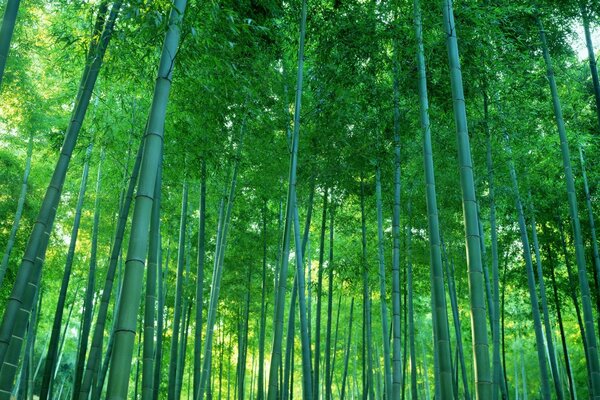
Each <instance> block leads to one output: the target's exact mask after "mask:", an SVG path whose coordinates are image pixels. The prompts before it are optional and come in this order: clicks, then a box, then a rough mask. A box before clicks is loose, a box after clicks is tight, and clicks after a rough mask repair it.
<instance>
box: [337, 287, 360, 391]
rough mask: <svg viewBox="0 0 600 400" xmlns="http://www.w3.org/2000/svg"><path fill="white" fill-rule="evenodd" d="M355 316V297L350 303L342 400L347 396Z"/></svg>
mask: <svg viewBox="0 0 600 400" xmlns="http://www.w3.org/2000/svg"><path fill="white" fill-rule="evenodd" d="M353 315H354V297H353V298H352V300H351V302H350V318H349V319H348V344H347V345H346V356H345V357H344V373H343V374H342V392H341V393H340V400H344V396H345V394H346V378H347V377H348V361H349V360H350V344H351V343H352V316H353ZM354 361H355V366H356V359H354ZM355 372H356V371H355ZM353 397H354V396H353Z"/></svg>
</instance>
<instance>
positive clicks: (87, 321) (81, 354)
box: [72, 149, 104, 400]
mask: <svg viewBox="0 0 600 400" xmlns="http://www.w3.org/2000/svg"><path fill="white" fill-rule="evenodd" d="M103 160H104V149H102V151H101V153H100V162H99V164H98V176H97V178H96V200H95V204H94V224H93V227H92V243H91V251H90V266H89V271H88V278H87V288H86V290H85V300H84V303H83V321H82V328H81V337H80V340H79V348H78V349H77V364H76V369H75V379H74V381H73V392H72V395H73V400H76V399H77V398H78V397H79V395H80V389H81V383H82V382H81V381H82V379H83V373H84V368H85V356H86V354H87V349H88V339H89V336H90V330H91V327H92V317H93V313H92V311H93V303H94V294H95V288H96V267H97V261H96V260H97V251H98V225H99V223H100V188H101V183H102V162H103Z"/></svg>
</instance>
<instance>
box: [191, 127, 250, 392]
mask: <svg viewBox="0 0 600 400" xmlns="http://www.w3.org/2000/svg"><path fill="white" fill-rule="evenodd" d="M245 124H246V119H245V117H244V121H243V122H242V128H241V134H240V143H238V146H237V155H236V157H235V161H234V166H233V175H232V178H231V185H230V188H229V193H228V194H227V193H226V194H225V196H224V198H223V200H222V203H221V212H220V213H219V214H220V216H219V228H218V230H217V246H216V250H215V257H214V266H213V277H212V284H211V293H210V302H209V306H208V316H207V319H206V340H205V343H204V358H203V365H202V374H201V376H200V390H199V392H198V400H203V399H204V394H205V393H207V396H210V395H209V393H208V390H209V389H210V383H211V382H210V381H209V375H210V371H211V367H210V366H211V353H212V338H213V333H214V332H213V331H214V328H213V327H214V325H215V322H216V319H217V304H218V301H219V292H220V290H221V278H222V276H223V260H224V258H225V250H226V248H227V246H226V245H227V233H228V231H229V223H230V221H231V210H232V208H233V202H234V199H235V187H236V184H237V175H238V168H239V162H240V158H241V151H242V147H243V135H244V132H245ZM225 200H227V201H225ZM225 203H227V204H226V206H225Z"/></svg>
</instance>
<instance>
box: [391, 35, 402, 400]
mask: <svg viewBox="0 0 600 400" xmlns="http://www.w3.org/2000/svg"><path fill="white" fill-rule="evenodd" d="M393 46H394V49H393V50H394V60H393V71H392V72H393V74H394V77H393V79H394V81H393V91H394V94H393V96H394V207H393V212H392V237H393V242H392V246H393V250H392V324H393V330H392V331H393V333H392V336H393V338H392V396H393V398H394V399H398V398H399V397H400V396H401V391H402V384H403V374H402V350H401V346H402V343H401V335H402V326H401V319H400V314H401V313H402V310H401V306H400V189H401V188H400V172H401V169H400V168H401V157H400V77H399V74H400V67H399V61H398V40H397V39H396V40H394V41H393Z"/></svg>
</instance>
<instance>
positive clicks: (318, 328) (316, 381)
mask: <svg viewBox="0 0 600 400" xmlns="http://www.w3.org/2000/svg"><path fill="white" fill-rule="evenodd" d="M328 191H329V188H327V187H326V188H325V193H323V217H322V219H321V234H320V238H319V266H318V270H317V313H316V314H317V315H316V317H315V319H316V323H315V360H314V368H313V382H312V383H313V387H312V391H313V392H312V395H313V398H315V399H318V398H319V397H320V396H319V389H320V387H319V378H320V364H321V307H322V301H321V298H322V291H323V260H324V259H325V229H326V227H327V195H328ZM302 254H304V253H302ZM309 265H310V257H309ZM309 277H310V269H309ZM310 287H311V285H310V281H309V290H310ZM309 299H310V297H309ZM310 308H311V307H310V303H309V306H308V309H309V311H308V312H309V314H308V318H309V321H310V320H311V318H310ZM309 331H310V330H309Z"/></svg>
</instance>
